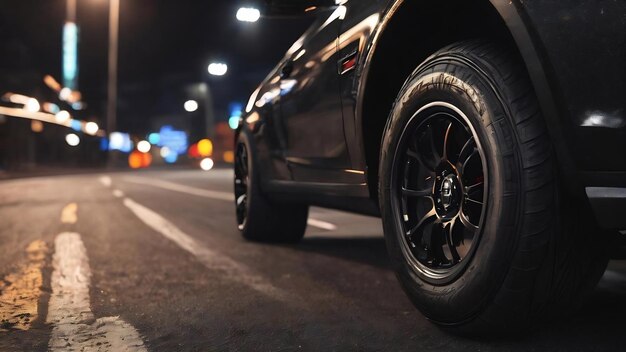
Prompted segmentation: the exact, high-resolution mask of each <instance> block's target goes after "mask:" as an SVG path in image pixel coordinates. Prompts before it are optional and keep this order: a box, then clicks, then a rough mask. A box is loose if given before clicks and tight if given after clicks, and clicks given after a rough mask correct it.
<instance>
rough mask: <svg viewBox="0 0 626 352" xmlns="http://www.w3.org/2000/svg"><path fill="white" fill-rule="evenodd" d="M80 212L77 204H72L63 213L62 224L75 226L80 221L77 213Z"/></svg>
mask: <svg viewBox="0 0 626 352" xmlns="http://www.w3.org/2000/svg"><path fill="white" fill-rule="evenodd" d="M77 211H78V205H77V204H76V203H70V204H68V205H66V206H65V208H63V211H61V222H62V223H64V224H75V223H76V221H78V216H77V215H76V212H77Z"/></svg>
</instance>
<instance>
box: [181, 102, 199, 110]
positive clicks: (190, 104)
mask: <svg viewBox="0 0 626 352" xmlns="http://www.w3.org/2000/svg"><path fill="white" fill-rule="evenodd" d="M184 107H185V111H187V112H194V111H196V110H198V102H197V101H195V100H187V101H186V102H185V105H184Z"/></svg>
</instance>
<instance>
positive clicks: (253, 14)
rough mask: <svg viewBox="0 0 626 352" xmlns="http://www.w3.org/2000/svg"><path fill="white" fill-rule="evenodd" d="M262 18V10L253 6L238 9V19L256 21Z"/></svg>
mask: <svg viewBox="0 0 626 352" xmlns="http://www.w3.org/2000/svg"><path fill="white" fill-rule="evenodd" d="M259 18H261V11H259V9H255V8H253V7H242V8H240V9H239V10H238V11H237V19H238V20H239V21H241V22H256V21H258V20H259Z"/></svg>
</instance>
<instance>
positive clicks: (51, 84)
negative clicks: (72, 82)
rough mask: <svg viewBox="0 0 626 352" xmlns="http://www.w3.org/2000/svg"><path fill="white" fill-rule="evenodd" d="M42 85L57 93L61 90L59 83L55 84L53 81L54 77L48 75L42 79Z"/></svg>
mask: <svg viewBox="0 0 626 352" xmlns="http://www.w3.org/2000/svg"><path fill="white" fill-rule="evenodd" d="M43 81H44V83H45V84H46V85H47V86H48V87H50V89H52V90H53V91H55V92H58V91H60V90H61V84H59V82H57V80H56V79H54V77H52V76H50V75H46V76H45V77H44V78H43Z"/></svg>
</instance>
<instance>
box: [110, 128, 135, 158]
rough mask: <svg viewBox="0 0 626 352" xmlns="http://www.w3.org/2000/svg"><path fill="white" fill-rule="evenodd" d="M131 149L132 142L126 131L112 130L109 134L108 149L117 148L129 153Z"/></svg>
mask: <svg viewBox="0 0 626 352" xmlns="http://www.w3.org/2000/svg"><path fill="white" fill-rule="evenodd" d="M132 149H133V143H132V141H131V140H130V136H129V135H128V133H121V132H113V133H111V135H110V136H109V150H119V151H121V152H124V153H129V152H130V151H131V150H132Z"/></svg>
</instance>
